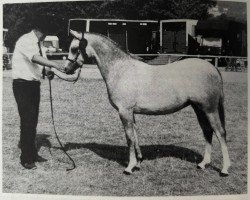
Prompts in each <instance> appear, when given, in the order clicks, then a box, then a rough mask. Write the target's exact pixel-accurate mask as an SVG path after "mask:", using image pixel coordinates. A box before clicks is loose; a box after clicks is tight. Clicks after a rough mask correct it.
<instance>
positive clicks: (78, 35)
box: [69, 29, 83, 40]
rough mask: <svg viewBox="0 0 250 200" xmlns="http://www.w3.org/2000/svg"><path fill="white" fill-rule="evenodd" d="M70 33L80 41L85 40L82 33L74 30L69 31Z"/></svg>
mask: <svg viewBox="0 0 250 200" xmlns="http://www.w3.org/2000/svg"><path fill="white" fill-rule="evenodd" d="M69 33H70V34H71V35H72V36H73V37H74V38H77V39H78V40H81V39H82V38H83V33H82V32H78V31H74V30H71V29H70V30H69Z"/></svg>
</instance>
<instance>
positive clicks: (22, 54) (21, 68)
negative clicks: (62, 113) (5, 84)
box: [12, 31, 45, 81]
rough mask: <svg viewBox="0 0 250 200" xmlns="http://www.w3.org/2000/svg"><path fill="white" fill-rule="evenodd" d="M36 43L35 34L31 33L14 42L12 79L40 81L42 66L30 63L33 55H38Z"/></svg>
mask: <svg viewBox="0 0 250 200" xmlns="http://www.w3.org/2000/svg"><path fill="white" fill-rule="evenodd" d="M38 41H39V40H38V38H37V36H36V34H35V33H34V32H33V31H31V32H29V33H27V34H24V35H23V36H21V37H20V38H19V39H18V41H17V42H16V46H15V50H14V53H13V58H12V78H13V79H18V78H21V79H24V80H28V81H32V80H33V81H34V80H35V81H40V80H41V77H42V69H43V66H41V65H38V64H36V63H33V62H32V58H33V56H34V55H40V52H39V46H38ZM43 50H44V49H43V48H42V54H43V55H45V52H44V51H43Z"/></svg>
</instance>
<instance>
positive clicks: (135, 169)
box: [133, 166, 141, 171]
mask: <svg viewBox="0 0 250 200" xmlns="http://www.w3.org/2000/svg"><path fill="white" fill-rule="evenodd" d="M140 170H141V167H138V166H135V167H134V168H133V171H140Z"/></svg>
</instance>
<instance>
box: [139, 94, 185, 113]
mask: <svg viewBox="0 0 250 200" xmlns="http://www.w3.org/2000/svg"><path fill="white" fill-rule="evenodd" d="M187 105H188V100H187V98H183V97H181V96H175V95H168V94H165V95H164V94H159V95H150V94H148V95H146V96H140V97H139V98H138V99H137V103H136V106H135V108H134V112H135V113H141V114H169V113H173V112H176V111H178V110H180V109H182V108H184V107H185V106H187Z"/></svg>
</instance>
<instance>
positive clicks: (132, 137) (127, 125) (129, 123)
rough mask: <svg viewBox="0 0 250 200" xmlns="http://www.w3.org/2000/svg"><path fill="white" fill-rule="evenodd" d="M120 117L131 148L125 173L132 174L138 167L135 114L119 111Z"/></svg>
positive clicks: (124, 110)
mask: <svg viewBox="0 0 250 200" xmlns="http://www.w3.org/2000/svg"><path fill="white" fill-rule="evenodd" d="M119 115H120V118H121V121H122V123H123V126H124V130H125V134H126V139H127V143H128V147H129V163H128V166H127V168H126V169H125V170H124V173H125V174H131V173H132V170H133V168H134V167H135V166H136V165H137V158H136V148H135V145H136V142H138V139H137V135H136V132H135V131H134V122H133V112H132V111H129V110H126V109H123V110H121V109H119Z"/></svg>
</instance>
